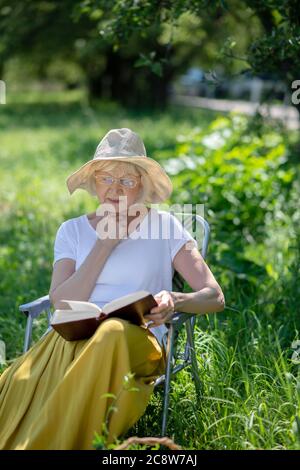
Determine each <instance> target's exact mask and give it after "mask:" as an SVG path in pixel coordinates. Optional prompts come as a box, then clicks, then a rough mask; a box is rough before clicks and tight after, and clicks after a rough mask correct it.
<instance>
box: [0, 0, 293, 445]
mask: <svg viewBox="0 0 300 470" xmlns="http://www.w3.org/2000/svg"><path fill="white" fill-rule="evenodd" d="M297 3H298V2H297V1H296V0H286V1H279V0H278V1H276V0H267V1H265V2H259V1H257V0H239V1H238V0H232V1H226V2H225V1H219V0H214V1H210V2H207V1H201V0H198V1H192V0H177V1H174V2H161V1H154V0H153V1H151V0H150V1H146V0H145V1H133V0H123V1H121V0H119V1H101V0H98V1H96V0H83V1H78V0H72V1H71V0H64V1H63V2H61V1H38V0H37V1H29V0H24V1H22V2H17V1H16V0H11V1H9V2H8V1H5V0H0V84H1V86H0V143H1V145H0V164H1V172H0V210H1V218H0V240H1V246H0V250H1V256H0V294H1V298H0V340H1V341H2V349H1V348H0V352H1V351H2V353H1V354H2V356H1V354H0V362H1V363H2V368H3V369H4V368H5V367H6V366H7V365H9V364H10V363H11V362H12V360H13V359H14V358H15V357H17V356H18V355H20V354H21V353H22V344H23V335H24V327H25V318H23V317H22V315H21V313H20V312H19V311H18V307H19V305H20V304H22V303H26V302H29V301H31V300H34V299H35V298H38V297H40V296H43V295H46V294H47V293H48V290H49V286H50V281H51V274H52V261H53V244H54V239H55V234H56V231H57V229H58V227H59V225H60V224H61V223H62V222H63V221H64V220H66V219H69V218H71V217H77V216H79V215H81V214H83V213H88V212H91V211H93V210H95V209H96V207H97V200H96V199H92V198H91V197H90V196H89V195H88V194H87V193H86V194H85V193H84V191H76V193H74V195H72V197H71V198H70V196H69V194H68V191H67V187H66V184H65V180H66V178H67V176H68V175H69V174H70V173H72V172H74V171H75V170H76V169H77V168H78V167H79V166H80V165H82V164H83V163H85V162H86V161H87V160H88V159H89V158H92V157H93V154H94V151H95V148H96V146H97V144H98V143H99V140H100V139H101V138H102V137H103V136H104V135H105V134H106V132H107V131H108V130H109V129H111V128H120V127H129V128H131V129H132V130H135V131H136V132H138V133H139V134H140V136H141V137H142V139H143V140H144V143H145V146H146V149H147V153H148V156H150V157H151V158H154V159H156V160H157V161H159V163H160V164H162V165H163V167H164V168H165V169H166V171H167V172H168V174H169V175H170V177H171V179H172V181H173V184H174V192H173V194H172V195H171V198H170V200H169V201H166V202H168V203H169V204H170V205H172V204H175V203H177V204H185V203H186V204H195V205H196V204H204V205H205V213H204V216H205V217H206V219H207V220H208V222H209V224H210V226H211V239H210V245H209V250H208V256H207V262H208V264H209V266H210V268H211V270H212V272H213V273H214V275H215V277H216V279H217V281H218V282H219V283H220V285H221V287H222V289H223V291H224V294H225V298H226V308H225V310H224V312H221V313H218V314H212V315H209V316H208V315H204V316H201V317H199V318H198V319H197V327H196V336H197V348H198V349H197V351H199V356H198V360H199V365H200V368H201V370H202V377H203V382H204V387H205V398H204V402H203V409H198V408H195V404H194V403H195V401H194V398H195V397H194V393H195V392H194V389H193V385H192V383H191V381H190V378H189V374H188V372H185V371H183V372H182V373H181V374H182V375H181V379H180V381H179V382H178V383H177V385H176V387H174V389H173V391H172V396H171V405H170V406H171V407H172V409H173V413H172V414H171V415H172V418H171V424H170V427H171V429H172V432H173V435H174V436H175V440H176V441H177V442H178V443H180V444H181V445H183V446H186V448H188V447H189V446H190V448H196V449H200V448H205V449H209V448H217V449H221V448H222V449H223V448H231V449H248V448H250V449H253V448H276V449H287V448H289V449H291V448H299V442H300V426H299V422H300V421H299V420H300V415H299V390H300V387H299V364H298V363H297V361H295V360H292V357H294V356H293V354H294V352H295V351H294V349H293V344H295V341H297V340H298V338H299V336H298V335H299V313H300V307H299V300H300V295H299V294H300V287H299V286H300V273H299V266H300V263H299V259H300V228H299V220H300V209H299V196H300V194H299V168H300V158H299V150H300V147H299V102H300V93H298V88H299V89H300V82H299V84H298V83H297V80H298V81H299V80H300V76H299V65H300V63H299V62H300V42H299V34H300V29H299V28H300V24H299V15H298V11H297V10H298V5H297ZM185 287H186V290H187V291H189V286H185ZM45 326H46V320H45V319H44V318H43V319H39V320H37V322H36V328H35V333H34V335H35V336H34V340H37V338H38V337H39V336H40V335H41V334H42V332H43V331H44V329H45ZM1 358H2V359H1ZM187 396H189V397H190V399H187ZM159 406H160V404H159V402H158V401H157V399H156V398H153V400H152V401H151V403H150V405H149V409H148V412H147V413H146V415H145V417H143V418H142V419H141V420H140V422H139V423H138V424H137V426H136V428H135V430H134V431H133V434H136V433H139V435H140V436H142V435H147V434H148V435H151V434H152V435H155V433H158V432H159ZM187 420H188V421H187Z"/></svg>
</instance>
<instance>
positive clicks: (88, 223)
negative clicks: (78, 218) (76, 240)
mask: <svg viewBox="0 0 300 470" xmlns="http://www.w3.org/2000/svg"><path fill="white" fill-rule="evenodd" d="M149 209H150V210H149V211H147V214H146V215H145V217H144V218H143V220H142V222H141V223H140V224H139V226H138V227H137V228H136V229H135V230H134V231H133V232H131V235H132V234H133V233H135V232H137V230H139V232H138V233H141V229H142V227H143V225H144V223H145V220H146V219H148V218H149V215H150V212H151V211H152V208H151V207H150V208H149ZM82 217H83V219H84V220H85V221H86V223H87V225H88V226H89V227H90V230H92V231H93V232H94V234H95V235H96V236H97V233H96V230H95V229H94V227H92V225H91V224H90V221H89V219H88V216H87V214H83V216H82ZM128 239H130V237H128V238H125V240H128Z"/></svg>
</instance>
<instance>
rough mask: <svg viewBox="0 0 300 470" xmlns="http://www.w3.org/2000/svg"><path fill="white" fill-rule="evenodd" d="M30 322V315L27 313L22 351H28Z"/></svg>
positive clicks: (31, 321) (30, 330)
mask: <svg viewBox="0 0 300 470" xmlns="http://www.w3.org/2000/svg"><path fill="white" fill-rule="evenodd" d="M32 323H33V319H32V316H31V315H30V314H29V313H28V316H27V323H26V331H25V339H24V348H23V353H26V352H27V351H28V349H29V346H30V343H31V333H32Z"/></svg>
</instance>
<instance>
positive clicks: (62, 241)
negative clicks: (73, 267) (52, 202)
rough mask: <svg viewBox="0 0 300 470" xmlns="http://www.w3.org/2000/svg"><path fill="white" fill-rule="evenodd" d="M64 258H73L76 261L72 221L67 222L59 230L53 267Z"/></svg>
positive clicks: (55, 243)
mask: <svg viewBox="0 0 300 470" xmlns="http://www.w3.org/2000/svg"><path fill="white" fill-rule="evenodd" d="M62 258H71V259H73V260H74V261H76V239H75V233H74V230H72V227H71V224H70V221H65V222H63V223H62V224H61V226H60V227H59V229H58V230H57V233H56V237H55V242H54V258H53V266H54V264H55V263H56V261H58V260H60V259H62Z"/></svg>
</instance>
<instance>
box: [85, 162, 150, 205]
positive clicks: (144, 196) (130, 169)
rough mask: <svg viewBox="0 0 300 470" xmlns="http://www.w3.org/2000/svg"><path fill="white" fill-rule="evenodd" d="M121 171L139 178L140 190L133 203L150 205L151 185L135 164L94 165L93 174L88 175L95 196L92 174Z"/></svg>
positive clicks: (140, 168)
mask: <svg viewBox="0 0 300 470" xmlns="http://www.w3.org/2000/svg"><path fill="white" fill-rule="evenodd" d="M116 169H118V170H123V172H124V173H125V172H126V173H131V174H133V175H135V176H141V190H140V192H139V194H138V197H137V199H136V200H135V203H141V204H147V203H151V196H152V195H153V184H152V182H151V180H150V178H149V176H148V173H147V172H146V171H145V170H144V168H142V167H141V166H139V165H137V164H136V163H129V162H120V161H116V162H113V161H108V162H102V163H101V164H100V163H99V165H97V166H96V165H95V166H94V168H93V172H92V174H91V175H90V179H91V180H90V181H91V187H92V190H93V193H94V195H95V196H97V192H96V185H95V179H94V173H95V171H96V170H105V171H111V172H112V173H113V172H114V171H115V170H116Z"/></svg>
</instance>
